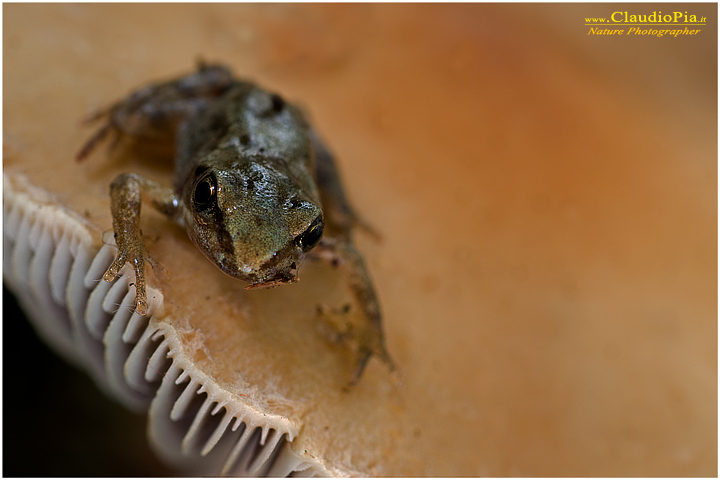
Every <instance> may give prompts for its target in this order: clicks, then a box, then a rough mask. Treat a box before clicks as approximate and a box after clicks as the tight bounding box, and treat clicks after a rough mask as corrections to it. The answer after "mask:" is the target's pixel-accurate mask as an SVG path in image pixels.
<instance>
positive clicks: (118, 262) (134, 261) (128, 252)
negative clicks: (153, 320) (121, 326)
mask: <svg viewBox="0 0 720 480" xmlns="http://www.w3.org/2000/svg"><path fill="white" fill-rule="evenodd" d="M146 259H147V260H148V262H149V263H150V264H151V265H153V267H155V266H159V265H160V264H159V263H157V262H155V261H154V260H152V259H151V258H149V257H148V256H147V254H146V253H145V247H144V246H143V245H142V244H139V245H137V244H136V245H130V246H125V247H119V248H118V253H117V256H116V257H115V260H114V261H113V263H112V264H111V265H110V267H109V268H108V269H107V271H106V272H105V274H104V275H103V280H105V281H106V282H112V281H113V280H115V277H117V276H118V274H119V273H120V270H121V269H122V268H123V266H125V264H126V263H129V264H130V265H131V266H132V268H133V270H134V271H135V311H136V312H137V313H139V314H140V315H143V316H145V315H147V312H148V301H147V293H146V292H145V260H146ZM160 268H161V271H164V270H165V269H164V268H163V267H160Z"/></svg>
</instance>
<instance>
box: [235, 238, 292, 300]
mask: <svg viewBox="0 0 720 480" xmlns="http://www.w3.org/2000/svg"><path fill="white" fill-rule="evenodd" d="M291 249H292V250H297V248H296V247H294V246H292V247H291ZM284 250H287V249H284ZM293 253H294V255H291V256H288V252H286V251H280V252H278V253H277V254H275V255H274V256H273V257H272V258H270V259H269V260H268V261H266V262H265V263H264V264H263V265H262V267H261V268H260V273H259V274H258V275H257V276H256V277H255V278H249V279H247V281H248V282H249V283H250V285H248V286H247V287H245V290H254V289H258V288H270V287H277V286H278V285H286V284H290V283H297V282H298V281H300V278H298V273H297V272H298V268H299V266H300V261H301V259H302V257H301V256H300V255H299V253H298V252H293ZM278 258H284V259H285V261H283V262H278V260H277V259H278ZM278 263H280V264H279V265H278ZM288 263H289V264H288Z"/></svg>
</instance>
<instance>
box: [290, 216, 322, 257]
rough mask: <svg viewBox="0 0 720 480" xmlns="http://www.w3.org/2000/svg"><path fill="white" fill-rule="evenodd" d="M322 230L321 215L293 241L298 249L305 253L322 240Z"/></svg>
mask: <svg viewBox="0 0 720 480" xmlns="http://www.w3.org/2000/svg"><path fill="white" fill-rule="evenodd" d="M324 228H325V222H324V221H323V218H322V215H320V216H319V217H317V218H316V219H315V221H314V222H313V223H311V224H310V226H309V227H308V229H307V230H305V231H304V232H303V233H302V234H300V235H298V237H297V238H296V239H295V243H296V244H297V246H298V247H300V248H302V250H303V252H307V251H308V250H310V249H312V248H313V247H314V246H315V245H317V244H318V242H319V241H320V239H321V238H322V234H323V229H324Z"/></svg>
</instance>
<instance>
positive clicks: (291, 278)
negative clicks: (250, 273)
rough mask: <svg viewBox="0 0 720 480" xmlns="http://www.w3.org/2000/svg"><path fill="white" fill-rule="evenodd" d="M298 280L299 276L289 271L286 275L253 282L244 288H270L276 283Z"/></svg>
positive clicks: (295, 281)
mask: <svg viewBox="0 0 720 480" xmlns="http://www.w3.org/2000/svg"><path fill="white" fill-rule="evenodd" d="M299 281H300V277H298V276H297V275H295V274H294V273H290V274H288V275H283V276H282V277H281V278H275V279H272V280H266V281H264V282H260V283H253V284H250V285H248V286H247V287H245V290H256V289H259V288H270V287H277V286H278V285H287V284H290V283H297V282H299Z"/></svg>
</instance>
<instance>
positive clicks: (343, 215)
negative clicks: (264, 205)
mask: <svg viewBox="0 0 720 480" xmlns="http://www.w3.org/2000/svg"><path fill="white" fill-rule="evenodd" d="M310 135H311V140H312V142H313V149H314V152H315V162H316V164H315V178H316V181H317V184H318V188H319V190H320V198H321V202H322V205H323V216H324V218H325V226H326V230H325V231H326V234H325V236H324V237H323V240H322V241H321V242H320V244H319V245H318V246H317V247H315V249H314V250H312V251H311V255H312V256H314V257H316V258H321V259H324V260H327V261H329V262H331V263H332V264H334V265H338V266H342V268H343V270H344V271H345V272H346V276H347V282H348V285H349V287H350V289H351V291H352V293H353V296H354V297H355V300H356V302H357V304H358V306H359V307H360V308H361V310H362V312H363V316H364V317H365V320H366V323H365V325H364V326H363V327H362V328H360V329H359V330H357V331H353V337H354V338H355V340H356V341H357V344H358V356H357V359H356V366H355V373H354V377H353V379H352V382H351V384H354V383H356V382H357V381H358V380H359V378H360V376H361V375H362V373H363V371H364V369H365V366H366V365H367V362H368V360H369V359H370V357H371V356H372V355H375V356H377V357H378V358H379V359H381V360H382V361H383V362H385V363H386V364H388V365H389V366H390V369H391V370H395V363H394V362H393V360H392V358H391V357H390V355H389V354H388V351H387V348H386V346H385V337H384V333H383V328H382V314H381V312H380V303H379V301H378V298H377V294H376V293H375V289H374V287H373V284H372V280H371V279H370V274H369V273H368V270H367V267H366V265H365V261H364V259H363V257H362V255H361V254H360V252H358V251H357V249H356V248H355V246H354V245H353V244H352V239H351V234H352V229H353V227H355V226H362V227H364V228H366V229H368V230H369V231H370V232H374V230H372V229H371V228H369V227H368V226H367V225H366V224H364V222H362V221H361V220H360V219H359V217H358V216H357V215H356V214H355V212H354V211H353V209H352V207H351V206H350V204H349V203H348V201H347V199H346V197H345V192H344V190H343V187H342V184H341V182H340V175H339V172H338V170H337V167H336V165H335V161H334V159H333V157H332V155H331V154H330V152H329V151H328V150H327V148H325V146H324V145H323V144H322V142H321V141H320V139H319V137H318V136H317V134H316V133H315V132H313V131H311V132H310ZM375 235H377V234H375Z"/></svg>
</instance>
